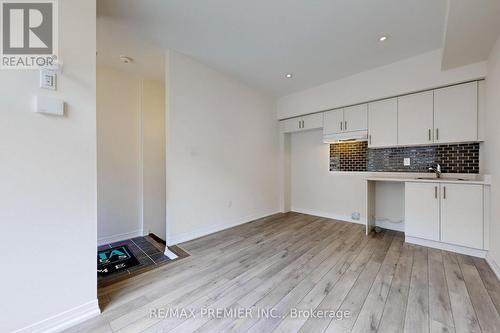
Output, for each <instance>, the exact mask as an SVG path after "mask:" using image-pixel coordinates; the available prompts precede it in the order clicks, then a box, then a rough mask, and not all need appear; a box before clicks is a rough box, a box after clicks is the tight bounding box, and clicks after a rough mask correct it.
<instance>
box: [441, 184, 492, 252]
mask: <svg viewBox="0 0 500 333" xmlns="http://www.w3.org/2000/svg"><path fill="white" fill-rule="evenodd" d="M441 241H442V242H445V243H449V244H455V245H461V246H467V247H472V248H475V249H482V248H483V186H482V185H467V184H466V185H461V184H442V185H441Z"/></svg>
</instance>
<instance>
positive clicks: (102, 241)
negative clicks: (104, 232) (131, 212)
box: [97, 230, 143, 245]
mask: <svg viewBox="0 0 500 333" xmlns="http://www.w3.org/2000/svg"><path fill="white" fill-rule="evenodd" d="M140 236H143V234H142V230H134V231H131V232H126V233H124V234H117V235H112V236H106V237H102V238H99V239H98V240H97V245H104V244H109V243H115V242H119V241H122V240H125V239H130V238H135V237H140Z"/></svg>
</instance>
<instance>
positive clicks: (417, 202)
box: [405, 183, 439, 241]
mask: <svg viewBox="0 0 500 333" xmlns="http://www.w3.org/2000/svg"><path fill="white" fill-rule="evenodd" d="M405 234H406V235H407V236H412V237H418V238H423V239H429V240H433V241H439V184H430V183H406V184H405Z"/></svg>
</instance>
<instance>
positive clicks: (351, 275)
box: [67, 213, 500, 333]
mask: <svg viewBox="0 0 500 333" xmlns="http://www.w3.org/2000/svg"><path fill="white" fill-rule="evenodd" d="M181 247H182V248H184V249H185V250H187V251H188V252H189V253H190V254H191V256H190V257H188V258H185V259H183V260H181V261H178V262H175V263H172V264H170V265H167V266H164V267H161V268H158V269H156V270H154V271H150V272H148V273H145V274H143V275H141V276H138V277H134V278H132V279H129V280H126V281H123V282H120V283H118V284H115V285H112V286H108V287H105V288H103V289H101V290H99V299H100V302H101V306H102V308H103V313H102V314H101V315H100V316H99V317H97V318H95V319H92V320H90V321H88V322H86V323H83V324H81V325H79V326H77V327H75V328H72V329H70V330H68V331H67V332H133V333H137V332H286V333H288V332H307V333H309V332H314V333H316V332H376V331H378V332H383V333H386V332H500V317H499V310H500V282H499V281H498V280H497V278H496V276H495V275H494V274H493V272H492V271H491V270H490V268H489V266H488V265H487V263H486V262H485V261H484V260H482V259H477V258H472V257H467V256H463V255H457V254H454V253H450V252H445V251H440V250H434V249H430V248H426V247H421V246H414V245H410V244H406V243H404V235H403V234H401V233H396V232H392V231H386V232H382V233H380V234H371V235H369V236H365V235H364V226H362V225H357V224H351V223H345V222H338V221H333V220H329V219H324V218H318V217H314V216H309V215H303V214H297V213H289V214H285V215H281V214H280V215H276V216H272V217H269V218H265V219H261V220H257V221H254V222H252V223H248V224H245V225H241V226H238V227H235V228H231V229H228V230H225V231H222V232H218V233H216V234H212V235H209V236H206V237H203V238H200V239H197V240H193V241H190V242H187V243H184V244H181ZM155 309H163V310H168V309H178V310H179V311H181V310H182V309H191V310H193V311H194V315H195V317H194V318H186V316H180V315H182V314H183V313H182V311H181V312H179V313H178V314H179V316H178V317H175V316H173V317H168V318H164V317H165V316H160V318H158V316H155V313H154V311H156V310H155ZM207 309H232V310H234V311H233V312H232V313H230V312H228V313H226V316H224V315H221V316H218V317H217V318H215V317H214V316H208V312H207V311H208V310H207ZM236 309H250V310H251V311H252V312H251V313H250V314H247V316H237V315H236ZM262 309H273V310H272V311H270V312H269V313H268V314H271V315H272V317H266V316H264V314H263V313H260V312H259V310H262ZM290 309H294V310H293V311H295V314H297V313H298V311H299V310H300V309H302V310H309V309H316V310H320V309H322V310H331V311H336V310H342V311H348V313H346V314H347V315H346V316H345V318H344V319H343V320H335V319H332V318H326V319H325V318H323V319H321V318H312V317H309V318H308V317H307V316H306V315H305V314H307V312H305V313H303V314H304V315H303V316H294V317H293V318H292V314H291V312H290V311H291V310H290ZM152 311H153V315H151V313H152ZM227 311H229V310H227ZM309 313H310V312H309ZM315 313H316V314H318V313H319V312H318V311H316V312H315ZM156 314H160V315H163V314H165V313H163V314H162V313H161V312H156ZM188 314H190V313H184V315H188ZM325 314H326V313H325ZM330 314H331V313H330ZM171 315H173V313H171Z"/></svg>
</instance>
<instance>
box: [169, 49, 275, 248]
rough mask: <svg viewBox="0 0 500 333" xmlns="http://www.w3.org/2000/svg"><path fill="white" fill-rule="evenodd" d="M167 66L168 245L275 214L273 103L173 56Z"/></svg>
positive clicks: (200, 66)
mask: <svg viewBox="0 0 500 333" xmlns="http://www.w3.org/2000/svg"><path fill="white" fill-rule="evenodd" d="M166 67H167V70H166V72H167V80H166V86H167V89H168V90H167V110H168V111H167V115H168V119H167V244H175V243H179V242H182V241H185V240H189V239H193V238H196V237H199V236H202V235H205V234H208V233H211V232H215V231H218V230H221V229H224V228H227V227H230V226H233V225H236V224H240V223H244V222H248V221H250V220H253V219H255V218H258V217H261V216H266V215H269V214H273V213H276V212H277V211H278V210H279V206H278V205H279V199H278V198H279V193H278V163H277V161H278V124H277V122H276V114H275V112H276V104H275V100H274V98H271V97H269V96H267V95H264V94H262V93H260V92H258V91H255V90H254V89H251V88H249V87H247V86H245V85H243V84H241V83H240V82H238V81H236V80H234V79H232V78H230V77H227V76H225V75H223V74H221V73H219V72H217V71H215V70H213V69H211V68H209V67H207V66H205V65H203V64H201V63H199V62H196V61H194V60H193V59H190V58H188V57H186V56H183V55H181V54H178V53H175V52H170V57H169V61H167V66H166Z"/></svg>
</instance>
